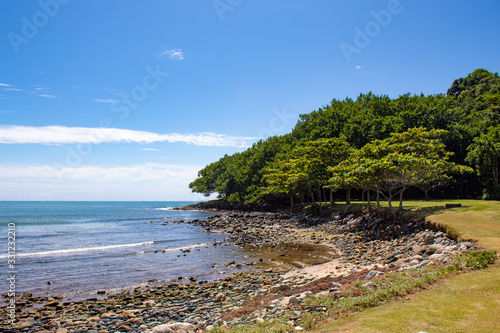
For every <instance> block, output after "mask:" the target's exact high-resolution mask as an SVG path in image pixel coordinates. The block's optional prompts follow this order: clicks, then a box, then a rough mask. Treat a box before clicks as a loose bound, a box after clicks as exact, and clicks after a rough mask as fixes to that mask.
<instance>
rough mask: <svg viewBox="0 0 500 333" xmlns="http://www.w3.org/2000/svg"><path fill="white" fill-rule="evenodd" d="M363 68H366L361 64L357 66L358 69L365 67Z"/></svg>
mask: <svg viewBox="0 0 500 333" xmlns="http://www.w3.org/2000/svg"><path fill="white" fill-rule="evenodd" d="M363 68H365V66H361V65H357V66H356V69H363Z"/></svg>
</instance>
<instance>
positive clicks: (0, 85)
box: [0, 83, 12, 87]
mask: <svg viewBox="0 0 500 333" xmlns="http://www.w3.org/2000/svg"><path fill="white" fill-rule="evenodd" d="M0 87H12V86H11V85H10V84H7V83H0Z"/></svg>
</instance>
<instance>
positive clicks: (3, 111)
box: [0, 110, 14, 114]
mask: <svg viewBox="0 0 500 333" xmlns="http://www.w3.org/2000/svg"><path fill="white" fill-rule="evenodd" d="M7 113H14V111H9V110H0V114H7Z"/></svg>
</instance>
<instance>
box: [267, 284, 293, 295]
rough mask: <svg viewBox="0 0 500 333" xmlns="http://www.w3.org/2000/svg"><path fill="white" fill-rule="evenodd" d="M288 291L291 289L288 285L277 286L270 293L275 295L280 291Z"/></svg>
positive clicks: (270, 289)
mask: <svg viewBox="0 0 500 333" xmlns="http://www.w3.org/2000/svg"><path fill="white" fill-rule="evenodd" d="M288 289H290V286H289V285H288V284H277V285H275V286H272V287H271V288H269V293H271V294H275V293H278V292H280V291H285V290H288Z"/></svg>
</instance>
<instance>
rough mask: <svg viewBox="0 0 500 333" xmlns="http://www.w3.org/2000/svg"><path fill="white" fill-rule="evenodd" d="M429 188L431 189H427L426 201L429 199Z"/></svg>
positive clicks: (425, 192) (425, 191)
mask: <svg viewBox="0 0 500 333" xmlns="http://www.w3.org/2000/svg"><path fill="white" fill-rule="evenodd" d="M429 190H430V189H425V190H424V194H425V201H429Z"/></svg>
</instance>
